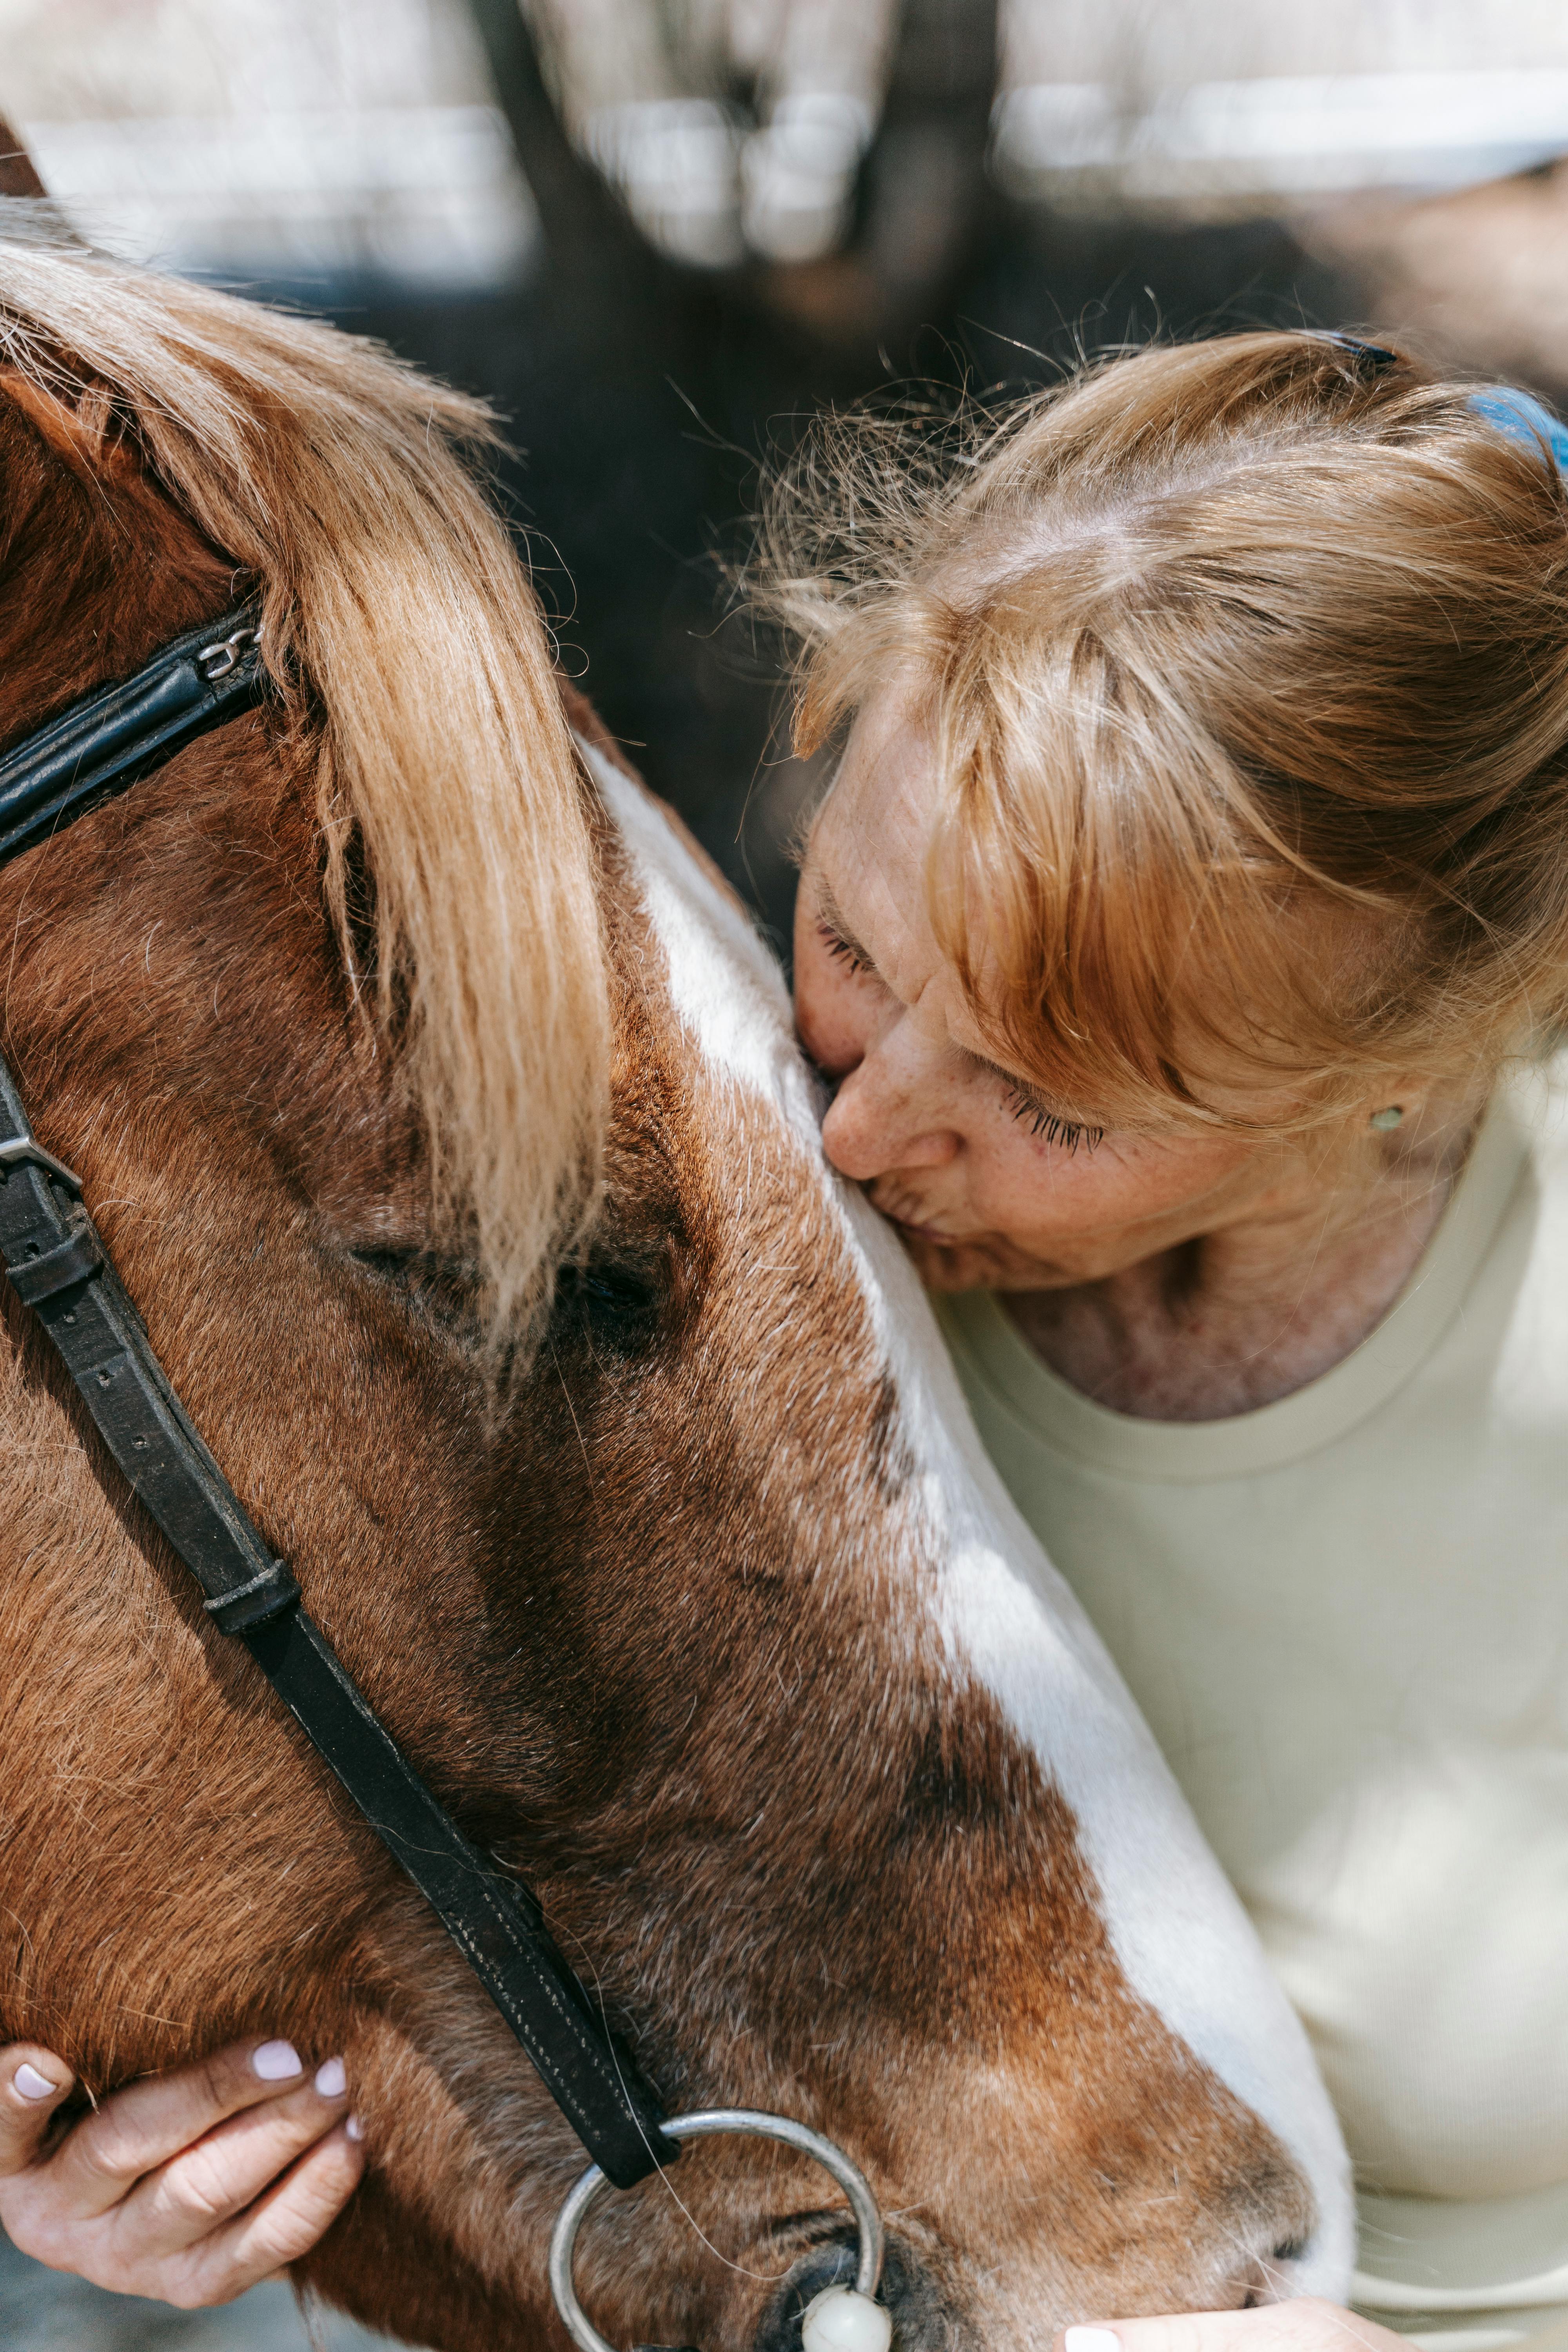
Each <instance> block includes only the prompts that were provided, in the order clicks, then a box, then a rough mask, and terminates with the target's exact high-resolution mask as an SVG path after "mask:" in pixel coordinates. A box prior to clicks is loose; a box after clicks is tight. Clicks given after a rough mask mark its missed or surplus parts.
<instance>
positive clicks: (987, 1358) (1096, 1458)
mask: <svg viewBox="0 0 1568 2352" xmlns="http://www.w3.org/2000/svg"><path fill="white" fill-rule="evenodd" d="M1512 1093H1513V1089H1512V1088H1511V1087H1500V1088H1499V1090H1498V1092H1497V1094H1496V1095H1495V1096H1494V1097H1493V1099H1492V1101H1491V1103H1490V1104H1489V1107H1488V1109H1487V1111H1486V1114H1485V1116H1484V1118H1482V1121H1481V1124H1480V1127H1479V1129H1478V1130H1477V1134H1476V1139H1475V1141H1474V1143H1473V1144H1472V1145H1471V1147H1470V1151H1469V1156H1468V1159H1467V1160H1466V1163H1465V1166H1464V1169H1463V1171H1461V1173H1460V1177H1459V1181H1458V1183H1457V1184H1456V1185H1455V1187H1454V1191H1453V1194H1452V1197H1451V1198H1450V1200H1449V1202H1448V1204H1447V1207H1446V1208H1445V1210H1444V1212H1443V1214H1442V1216H1441V1218H1440V1219H1439V1221H1438V1223H1437V1227H1436V1231H1435V1233H1434V1234H1433V1236H1432V1239H1431V1240H1430V1242H1428V1244H1427V1245H1426V1250H1425V1252H1424V1253H1423V1255H1422V1257H1421V1260H1420V1263H1419V1264H1418V1265H1417V1266H1416V1267H1415V1272H1414V1273H1413V1274H1412V1276H1410V1279H1409V1281H1408V1282H1407V1283H1406V1284H1405V1288H1404V1289H1403V1290H1402V1291H1401V1292H1400V1294H1399V1296H1398V1297H1397V1298H1396V1299H1395V1300H1394V1305H1393V1306H1392V1307H1390V1308H1389V1310H1388V1312H1387V1314H1386V1315H1384V1318H1383V1320H1382V1321H1381V1322H1380V1323H1378V1324H1376V1325H1375V1326H1374V1327H1373V1329H1372V1330H1371V1331H1370V1332H1369V1333H1368V1334H1367V1336H1366V1338H1365V1339H1363V1340H1362V1341H1361V1343H1360V1345H1359V1346H1357V1347H1355V1348H1353V1349H1352V1350H1351V1352H1350V1354H1349V1355H1348V1356H1346V1357H1344V1358H1343V1359H1342V1361H1341V1362H1339V1363H1337V1364H1335V1365H1333V1366H1332V1367H1331V1370H1328V1371H1326V1372H1323V1373H1321V1374H1320V1375H1319V1377H1318V1378H1317V1379H1316V1380H1315V1381H1309V1382H1308V1383H1307V1385H1306V1387H1305V1388H1301V1389H1297V1390H1295V1391H1293V1392H1292V1394H1291V1395H1289V1396H1286V1397H1280V1398H1279V1399H1277V1400H1276V1402H1274V1403H1272V1404H1266V1405H1260V1406H1258V1409H1257V1410H1256V1411H1255V1412H1241V1413H1236V1414H1233V1415H1232V1416H1230V1417H1229V1418H1228V1419H1226V1420H1225V1421H1142V1420H1140V1419H1138V1418H1137V1417H1136V1416H1135V1415H1133V1414H1131V1413H1124V1412H1112V1411H1111V1410H1110V1408H1109V1407H1108V1406H1106V1405H1102V1404H1096V1403H1095V1402H1094V1401H1093V1400H1092V1398H1089V1397H1086V1396H1084V1395H1083V1394H1082V1393H1081V1392H1080V1391H1079V1390H1078V1389H1075V1388H1074V1387H1073V1386H1072V1385H1071V1384H1070V1382H1068V1381H1065V1380H1063V1379H1062V1377H1061V1375H1060V1374H1059V1373H1058V1372H1054V1371H1052V1370H1051V1369H1050V1367H1049V1365H1047V1364H1046V1363H1044V1362H1042V1360H1040V1358H1039V1357H1038V1356H1037V1355H1036V1353H1035V1351H1034V1349H1032V1348H1031V1347H1030V1346H1029V1344H1028V1341H1027V1340H1026V1339H1025V1338H1024V1336H1023V1334H1022V1332H1021V1331H1020V1330H1019V1329H1018V1328H1017V1326H1016V1324H1015V1323H1014V1322H1013V1320H1012V1318H1010V1317H1009V1316H1008V1315H1007V1314H1006V1312H1005V1309H1004V1308H1003V1307H1002V1304H1001V1301H1000V1300H999V1299H998V1298H997V1297H996V1296H995V1294H994V1292H991V1291H987V1290H974V1291H967V1292H964V1293H963V1294H962V1295H961V1296H959V1297H952V1298H947V1299H943V1300H942V1301H941V1308H942V1320H943V1322H944V1324H945V1326H946V1328H947V1330H948V1332H949V1335H950V1337H951V1338H952V1340H953V1341H954V1343H955V1345H957V1346H958V1347H959V1348H961V1349H963V1352H964V1353H965V1354H966V1355H967V1356H968V1357H969V1359H970V1361H971V1363H972V1365H973V1369H974V1370H975V1371H976V1372H977V1373H978V1375H979V1377H980V1379H981V1380H982V1381H984V1385H985V1387H986V1388H987V1389H988V1390H989V1391H991V1393H992V1395H993V1397H994V1401H995V1402H996V1403H997V1404H998V1405H999V1406H1000V1407H1001V1409H1002V1410H1003V1411H1004V1412H1008V1413H1010V1414H1011V1416H1012V1418H1013V1419H1014V1420H1015V1421H1016V1422H1018V1423H1021V1424H1022V1425H1023V1427H1024V1428H1025V1429H1026V1431H1027V1432H1028V1433H1030V1434H1031V1435H1033V1436H1035V1437H1037V1438H1040V1439H1042V1440H1043V1441H1044V1442H1045V1443H1046V1444H1047V1445H1049V1446H1053V1447H1055V1448H1056V1449H1057V1450H1058V1451H1059V1452H1061V1453H1063V1454H1071V1455H1073V1456H1074V1457H1075V1458H1076V1459H1077V1460H1079V1461H1080V1462H1086V1463H1088V1464H1089V1465H1091V1466H1092V1467H1095V1468H1098V1469H1102V1470H1110V1471H1113V1472H1116V1473H1118V1474H1119V1475H1121V1476H1122V1477H1131V1478H1147V1479H1171V1480H1177V1481H1180V1482H1181V1483H1183V1484H1188V1483H1192V1484H1198V1483H1202V1482H1204V1481H1206V1480H1208V1479H1213V1478H1234V1477H1240V1476H1245V1475H1247V1474H1248V1473H1249V1472H1252V1471H1259V1470H1270V1469H1274V1468H1277V1467H1278V1466H1279V1465H1281V1464H1283V1463H1286V1462H1292V1461H1296V1460H1298V1459H1300V1456H1301V1455H1303V1454H1312V1453H1315V1452H1316V1451H1317V1450H1318V1448H1319V1447H1320V1446H1323V1445H1329V1444H1332V1443H1333V1441H1334V1440H1335V1439H1336V1438H1338V1437H1342V1436H1343V1435H1344V1433H1346V1432H1347V1431H1348V1430H1351V1429H1353V1428H1354V1427H1355V1425H1356V1423H1358V1422H1361V1421H1364V1420H1365V1419H1366V1418H1367V1416H1368V1415H1369V1414H1371V1413H1373V1412H1375V1411H1376V1410H1377V1408H1378V1407H1379V1406H1380V1405H1381V1404H1383V1403H1384V1402H1386V1400H1387V1399H1388V1398H1389V1397H1391V1396H1392V1395H1394V1391H1396V1390H1398V1389H1400V1388H1402V1387H1403V1386H1404V1384H1405V1381H1407V1380H1408V1379H1409V1378H1410V1377H1411V1375H1412V1374H1413V1373H1414V1372H1415V1371H1416V1370H1418V1369H1419V1367H1420V1366H1421V1365H1422V1364H1423V1363H1424V1362H1425V1361H1426V1358H1427V1357H1428V1356H1429V1355H1430V1354H1431V1352H1432V1350H1433V1349H1434V1348H1435V1347H1436V1344H1437V1342H1438V1340H1439V1339H1441V1337H1442V1335H1443V1333H1444V1331H1445V1330H1446V1329H1447V1326H1448V1325H1449V1323H1450V1322H1451V1321H1452V1320H1453V1318H1454V1316H1455V1314H1456V1313H1457V1312H1458V1308H1459V1306H1460V1304H1461V1302H1462V1301H1463V1298H1464V1296H1465V1293H1466V1291H1467V1290H1468V1288H1469V1286H1470V1283H1471V1281H1472V1280H1473V1278H1474V1276H1475V1274H1476V1272H1477V1269H1478V1268H1479V1265H1480V1264H1481V1261H1482V1260H1483V1258H1484V1257H1485V1256H1486V1255H1487V1252H1488V1250H1489V1247H1490V1245H1491V1242H1492V1239H1493V1236H1494V1235H1495V1234H1496V1232H1497V1229H1498V1226H1499V1224H1500V1222H1501V1219H1502V1214H1503V1212H1504V1210H1505V1209H1506V1208H1507V1206H1508V1203H1509V1201H1510V1197H1511V1195H1512V1193H1513V1191H1514V1188H1515V1186H1516V1184H1517V1183H1518V1181H1519V1178H1520V1174H1521V1169H1522V1168H1523V1165H1524V1161H1525V1159H1526V1157H1527V1155H1528V1151H1529V1139H1528V1135H1527V1133H1526V1130H1525V1128H1524V1125H1523V1123H1522V1122H1521V1118H1520V1117H1519V1114H1518V1111H1517V1109H1516V1108H1515V1106H1514V1103H1513V1101H1512V1098H1511V1097H1512Z"/></svg>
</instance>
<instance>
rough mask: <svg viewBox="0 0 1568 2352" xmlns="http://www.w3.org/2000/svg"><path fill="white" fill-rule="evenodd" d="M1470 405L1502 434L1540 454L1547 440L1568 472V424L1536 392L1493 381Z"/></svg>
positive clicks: (1561, 469)
mask: <svg viewBox="0 0 1568 2352" xmlns="http://www.w3.org/2000/svg"><path fill="white" fill-rule="evenodd" d="M1469 404H1470V406H1471V407H1472V408H1473V409H1474V411H1475V413H1476V415H1478V416H1484V417H1485V418H1486V420H1487V423H1488V424H1489V425H1496V426H1497V429H1498V431H1499V432H1500V433H1504V434H1506V435H1507V436H1508V438H1509V439H1510V441H1518V442H1520V443H1521V445H1522V446H1524V447H1525V448H1526V449H1533V450H1535V451H1536V452H1537V453H1538V454H1539V452H1540V448H1541V445H1542V442H1543V441H1544V442H1545V444H1546V446H1547V447H1548V448H1549V449H1550V450H1551V452H1552V458H1553V460H1554V462H1555V464H1556V467H1557V470H1558V472H1559V473H1560V474H1568V425H1564V424H1563V420H1562V418H1561V417H1560V416H1553V415H1552V411H1551V410H1550V409H1549V408H1548V407H1547V406H1546V405H1545V404H1544V402H1542V401H1539V400H1537V399H1536V397H1535V395H1534V394H1533V393H1529V392H1521V391H1520V390H1519V389H1518V387H1517V386H1516V385H1514V384H1511V383H1499V384H1493V385H1491V386H1489V389H1488V390H1487V391H1485V392H1472V393H1471V394H1470V402H1469Z"/></svg>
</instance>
